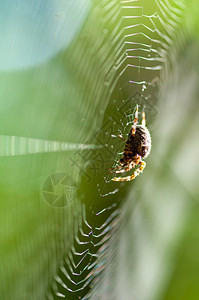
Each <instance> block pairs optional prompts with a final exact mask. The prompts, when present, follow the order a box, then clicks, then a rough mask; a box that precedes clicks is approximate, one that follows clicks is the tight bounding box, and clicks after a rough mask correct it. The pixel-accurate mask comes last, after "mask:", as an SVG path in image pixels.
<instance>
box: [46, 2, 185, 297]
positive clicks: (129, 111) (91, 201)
mask: <svg viewBox="0 0 199 300" xmlns="http://www.w3.org/2000/svg"><path fill="white" fill-rule="evenodd" d="M95 9H96V10H99V11H102V12H103V14H102V17H101V24H103V26H104V31H103V32H104V34H105V37H104V39H100V36H99V39H98V41H97V42H98V46H99V48H96V50H95V54H96V55H99V56H100V59H101V60H100V63H101V67H102V68H103V72H104V73H105V74H106V76H105V79H104V82H105V88H104V91H103V92H102V96H103V97H100V96H99V101H100V102H102V103H103V106H106V103H108V106H107V109H106V112H105V116H104V121H103V124H102V127H101V130H100V131H98V132H97V133H96V135H95V137H94V138H93V139H94V141H95V142H93V141H92V143H93V144H97V143H100V142H101V141H103V143H104V145H105V148H104V150H103V153H102V156H103V160H104V161H105V163H104V164H105V166H107V164H108V165H110V163H109V162H110V161H112V165H111V166H110V167H112V166H113V165H114V164H117V162H118V160H119V157H120V156H119V154H118V153H119V149H122V146H121V144H120V142H118V141H116V139H115V141H114V139H110V137H111V136H113V135H114V134H115V136H116V135H117V133H118V129H119V130H122V133H123V134H124V135H125V134H128V131H129V126H130V125H131V124H132V120H133V117H132V116H133V113H134V109H135V104H137V103H138V104H139V106H140V107H144V108H145V111H146V113H147V117H148V121H149V123H150V122H151V121H152V119H153V118H154V115H155V114H156V113H157V110H156V107H155V105H156V102H157V99H158V86H159V85H160V84H161V76H162V75H161V74H162V73H161V72H162V70H164V67H165V64H166V63H167V64H168V66H167V71H168V69H169V63H170V61H172V58H171V57H169V56H170V55H171V53H170V51H171V49H172V47H173V44H174V41H176V40H177V42H178V40H179V41H180V37H179V34H178V31H177V28H178V26H179V24H180V23H181V20H182V16H183V10H184V5H183V2H178V3H175V4H174V3H173V2H168V1H154V2H153V3H152V2H151V7H150V8H149V7H147V4H146V3H145V2H144V1H120V2H119V1H111V2H110V1H101V2H100V5H99V4H98V5H97V6H96V8H95ZM93 14H95V10H94V11H93ZM91 15H92V12H91ZM89 22H90V20H89ZM89 22H88V23H89ZM89 24H91V23H89ZM106 27H108V28H110V27H111V28H113V29H112V30H111V32H110V33H109V30H108V29H107V28H106ZM107 43H108V44H109V45H110V47H109V49H110V50H109V52H107V51H103V48H106V47H105V45H106V44H107ZM110 57H112V62H111V64H110V63H109V60H110ZM173 57H175V54H173ZM89 67H90V66H89ZM170 68H172V65H171V66H170ZM96 84H97V83H96ZM95 89H97V86H95ZM118 90H120V92H121V93H120V95H118V92H117V91H118ZM129 95H130V97H129ZM118 96H119V97H118ZM111 115H113V116H114V117H110V116H111ZM89 159H90V161H91V162H92V161H94V162H95V169H97V173H96V174H97V178H96V177H95V175H96V174H94V171H93V170H92V166H88V167H87V169H86V170H87V171H86V172H87V174H84V173H83V172H82V181H81V184H80V191H82V190H84V191H88V192H84V193H83V194H82V195H81V196H79V197H80V199H81V202H82V205H83V206H82V207H83V215H82V220H81V224H80V227H79V226H77V228H78V229H77V231H76V233H74V244H73V247H71V249H70V251H69V253H67V255H66V256H65V258H64V260H63V262H62V264H61V267H60V269H59V272H58V274H57V275H56V276H55V282H54V284H53V288H52V290H53V292H52V294H51V293H50V294H48V298H49V299H55V298H66V299H85V300H86V299H117V293H114V292H115V289H114V282H116V281H117V280H116V278H117V276H116V274H114V266H112V264H111V262H113V261H114V264H117V263H116V262H117V256H118V253H117V241H118V240H117V237H118V235H119V234H120V231H121V230H122V228H123V226H122V225H123V218H124V217H122V216H123V213H122V201H123V199H124V198H125V195H126V193H127V188H126V187H125V186H124V185H121V187H120V188H118V187H117V188H115V185H114V184H112V183H111V182H110V179H111V177H112V176H111V174H109V175H107V172H104V170H101V169H103V167H102V162H101V161H100V158H99V157H96V155H95V156H94V157H92V156H91V157H90V158H89ZM83 160H85V162H86V161H88V158H87V157H83ZM97 162H98V164H97ZM95 171H96V170H95ZM88 174H89V175H90V177H91V178H92V181H89V180H88V178H87V177H88V176H87V175H88ZM107 200H108V201H107ZM110 204H111V205H110ZM124 228H125V227H124ZM124 228H123V230H124ZM110 266H111V267H110ZM104 269H106V271H105V272H103V271H104ZM106 272H108V274H109V276H111V277H109V278H107V276H106ZM110 278H111V279H110ZM114 278H115V279H114ZM118 299H119V298H118ZM125 299H131V296H130V294H127V295H126V298H125Z"/></svg>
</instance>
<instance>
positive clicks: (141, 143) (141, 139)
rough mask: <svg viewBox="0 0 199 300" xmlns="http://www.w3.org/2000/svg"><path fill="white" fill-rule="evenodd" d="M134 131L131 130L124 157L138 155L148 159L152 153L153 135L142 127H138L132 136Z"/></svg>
mask: <svg viewBox="0 0 199 300" xmlns="http://www.w3.org/2000/svg"><path fill="white" fill-rule="evenodd" d="M132 131H133V128H131V130H130V132H129V135H128V140H127V142H126V146H125V149H124V155H125V153H126V154H127V156H128V157H129V156H131V155H132V156H135V155H136V154H138V155H140V156H141V157H142V158H146V157H147V156H148V155H149V153H150V151H151V135H150V133H149V130H148V129H147V128H146V127H144V126H142V125H137V126H136V131H135V134H134V135H133V134H132ZM129 154H130V155H129ZM125 156H126V155H125ZM129 158H130V157H129Z"/></svg>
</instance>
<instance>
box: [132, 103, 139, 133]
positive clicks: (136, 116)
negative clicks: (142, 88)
mask: <svg viewBox="0 0 199 300" xmlns="http://www.w3.org/2000/svg"><path fill="white" fill-rule="evenodd" d="M137 122H138V105H136V111H135V119H134V122H133V126H132V128H133V130H132V135H135V131H136V125H137Z"/></svg>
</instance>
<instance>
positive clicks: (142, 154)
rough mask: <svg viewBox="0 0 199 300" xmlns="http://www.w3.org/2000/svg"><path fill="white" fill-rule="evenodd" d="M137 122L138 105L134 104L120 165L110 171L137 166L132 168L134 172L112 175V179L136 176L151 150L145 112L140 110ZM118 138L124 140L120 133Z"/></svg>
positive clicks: (142, 167)
mask: <svg viewBox="0 0 199 300" xmlns="http://www.w3.org/2000/svg"><path fill="white" fill-rule="evenodd" d="M137 122H138V105H137V106H136V111H135V119H134V123H133V125H132V127H131V129H130V132H129V135H128V139H127V141H126V144H125V148H124V152H123V157H122V158H121V159H120V161H119V163H120V166H118V167H116V168H114V169H111V170H110V172H111V173H116V174H118V173H124V172H128V171H130V170H131V169H132V168H135V167H136V166H139V167H138V168H137V169H135V170H134V173H133V174H132V175H130V176H126V177H114V178H112V179H111V180H112V181H130V180H132V179H134V178H135V177H137V176H138V175H139V174H140V173H141V172H142V171H143V170H144V168H145V166H146V163H145V162H144V161H143V160H142V159H144V158H146V157H147V156H148V155H149V153H150V151H151V135H150V132H149V130H148V129H147V127H146V120H145V112H144V110H143V112H142V124H141V125H137ZM118 137H119V138H121V139H122V140H124V141H125V139H124V137H123V136H122V135H121V134H120V135H118Z"/></svg>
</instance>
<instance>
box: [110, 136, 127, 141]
mask: <svg viewBox="0 0 199 300" xmlns="http://www.w3.org/2000/svg"><path fill="white" fill-rule="evenodd" d="M111 136H112V137H114V138H118V137H119V138H120V139H122V140H123V141H126V140H125V138H124V137H123V135H122V134H119V135H114V134H112V135H111Z"/></svg>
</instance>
